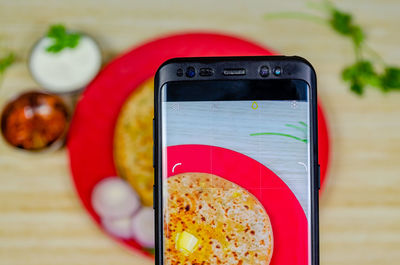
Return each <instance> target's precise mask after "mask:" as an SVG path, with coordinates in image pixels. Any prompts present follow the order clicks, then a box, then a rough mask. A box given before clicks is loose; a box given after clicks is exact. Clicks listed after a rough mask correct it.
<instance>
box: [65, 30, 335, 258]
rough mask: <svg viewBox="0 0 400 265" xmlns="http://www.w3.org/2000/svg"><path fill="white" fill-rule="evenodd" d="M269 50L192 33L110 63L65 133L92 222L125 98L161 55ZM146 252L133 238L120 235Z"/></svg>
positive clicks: (323, 156) (323, 154) (322, 128)
mask: <svg viewBox="0 0 400 265" xmlns="http://www.w3.org/2000/svg"><path fill="white" fill-rule="evenodd" d="M271 54H273V52H271V51H269V50H267V49H265V48H263V47H261V46H259V45H256V44H253V43H251V42H249V41H246V40H243V39H239V38H236V37H232V36H226V35H221V34H207V33H190V34H179V35H172V36H168V37H165V38H160V39H157V40H154V41H151V42H148V43H145V44H142V45H140V46H139V47H137V48H135V49H133V50H131V51H130V52H128V53H126V54H124V55H122V56H120V57H118V58H117V59H115V60H113V61H112V62H111V63H109V64H108V65H107V66H106V67H105V68H104V69H103V70H102V71H101V72H100V74H99V75H98V76H97V77H96V78H95V80H93V82H92V83H91V84H90V85H89V86H88V87H87V89H86V90H85V92H84V93H83V95H82V98H81V99H80V100H79V102H78V104H77V107H76V110H75V114H74V117H73V120H72V123H71V127H70V131H69V135H68V141H67V145H68V150H69V157H70V167H71V173H72V178H73V181H74V184H75V187H76V191H77V193H78V195H79V197H80V199H81V201H82V203H83V205H84V207H85V208H86V210H87V211H88V213H89V214H90V215H91V216H92V217H93V219H94V220H95V222H96V223H97V224H98V225H99V226H100V222H99V221H100V220H99V217H98V216H97V215H96V214H95V212H94V211H93V208H92V206H91V204H90V195H91V191H92V189H93V187H94V185H95V184H96V183H97V182H98V181H100V180H101V179H103V178H105V177H108V176H115V175H116V174H117V172H116V169H115V166H114V161H113V135H114V126H115V123H116V120H117V117H118V114H119V111H120V108H121V107H122V105H123V103H124V101H125V99H126V98H127V97H128V96H129V95H130V94H131V93H132V91H134V90H135V89H136V88H137V87H138V86H139V85H140V84H142V83H143V82H144V81H146V80H147V79H149V78H151V77H153V76H154V74H155V72H156V70H157V68H158V67H159V65H161V64H162V63H163V62H164V61H166V60H167V59H170V58H174V57H190V56H240V55H271ZM318 121H319V124H318V125H319V144H320V146H319V147H320V148H319V151H320V163H321V173H322V174H321V179H322V183H323V182H324V180H325V176H326V168H327V165H328V161H329V139H328V133H327V128H326V124H325V119H324V115H323V112H322V111H321V109H320V108H319V117H318ZM116 240H118V241H119V242H122V243H123V244H124V245H126V246H128V247H129V248H131V249H134V250H139V251H140V252H141V253H145V254H146V255H148V253H147V252H145V251H144V250H143V249H142V247H141V246H140V245H139V244H138V243H137V242H135V241H133V240H119V239H116Z"/></svg>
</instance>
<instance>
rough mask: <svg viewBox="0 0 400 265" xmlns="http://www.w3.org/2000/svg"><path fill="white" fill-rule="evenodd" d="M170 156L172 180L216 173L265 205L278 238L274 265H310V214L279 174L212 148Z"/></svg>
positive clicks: (182, 148) (188, 148) (176, 149)
mask: <svg viewBox="0 0 400 265" xmlns="http://www.w3.org/2000/svg"><path fill="white" fill-rule="evenodd" d="M167 156H168V177H170V176H173V175H176V174H179V173H185V172H201V173H209V174H215V175H217V176H220V177H222V178H224V179H226V180H229V181H231V182H233V183H236V184H237V185H239V186H241V187H243V188H245V189H246V190H248V191H249V192H250V193H252V194H253V195H254V196H255V197H256V198H257V199H258V200H259V201H260V202H261V204H262V205H263V206H264V208H265V210H266V211H267V213H268V215H269V218H270V221H271V225H272V231H273V236H274V250H273V254H272V260H271V263H270V265H291V264H304V265H305V264H308V259H307V256H308V251H307V249H308V248H307V244H308V240H307V237H308V231H307V230H308V229H307V218H306V215H305V214H304V211H303V208H302V207H301V205H300V203H299V202H298V200H297V199H296V197H295V196H294V194H293V193H292V191H291V190H290V189H289V187H288V186H286V184H285V183H284V182H283V181H282V180H281V179H280V178H279V177H278V176H277V175H275V173H273V172H272V171H271V170H269V169H268V168H266V167H265V166H264V165H262V164H260V163H259V162H257V161H256V160H254V159H252V158H249V157H248V156H245V155H243V154H240V153H238V152H235V151H232V150H229V149H225V148H221V147H216V146H210V145H176V146H170V147H168V149H167ZM177 163H180V164H179V165H176V164H177ZM175 165H176V166H175ZM174 166H175V168H174ZM172 169H174V172H172ZM260 180H261V185H260Z"/></svg>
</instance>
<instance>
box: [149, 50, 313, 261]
mask: <svg viewBox="0 0 400 265" xmlns="http://www.w3.org/2000/svg"><path fill="white" fill-rule="evenodd" d="M154 87H155V97H154V98H155V102H154V113H155V116H154V168H155V186H154V196H155V197H154V208H155V218H156V219H155V223H156V232H155V235H156V264H159V265H164V264H167V265H175V264H180V265H186V264H203V265H205V264H239V265H253V264H265V265H268V264H275V265H276V264H279V265H284V264H290V265H306V264H312V265H314V264H319V237H318V233H319V232H318V230H319V229H318V190H319V166H318V155H317V88H316V75H315V71H314V70H313V67H312V66H311V64H310V63H309V62H308V61H306V60H305V59H303V58H301V57H297V56H293V57H286V56H266V57H258V56H257V57H213V58H177V59H172V60H169V61H167V62H165V63H164V64H162V65H161V66H160V68H159V69H158V71H157V74H156V78H155V86H154Z"/></svg>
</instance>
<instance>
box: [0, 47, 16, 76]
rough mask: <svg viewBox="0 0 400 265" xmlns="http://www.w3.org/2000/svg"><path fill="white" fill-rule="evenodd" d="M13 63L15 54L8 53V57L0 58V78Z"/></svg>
mask: <svg viewBox="0 0 400 265" xmlns="http://www.w3.org/2000/svg"><path fill="white" fill-rule="evenodd" d="M14 61H15V54H14V53H12V52H10V53H9V54H8V55H6V56H4V57H3V58H0V76H1V75H2V74H4V72H5V71H6V70H7V68H8V67H10V66H11V65H12V64H13V63H14Z"/></svg>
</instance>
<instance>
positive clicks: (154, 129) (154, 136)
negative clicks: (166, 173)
mask: <svg viewBox="0 0 400 265" xmlns="http://www.w3.org/2000/svg"><path fill="white" fill-rule="evenodd" d="M155 125H156V122H155V120H154V118H153V168H154V165H155V164H156V163H155V153H156V152H155V150H156V148H155V140H156V135H155V133H156V127H155Z"/></svg>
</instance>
